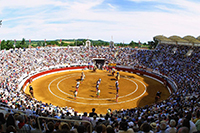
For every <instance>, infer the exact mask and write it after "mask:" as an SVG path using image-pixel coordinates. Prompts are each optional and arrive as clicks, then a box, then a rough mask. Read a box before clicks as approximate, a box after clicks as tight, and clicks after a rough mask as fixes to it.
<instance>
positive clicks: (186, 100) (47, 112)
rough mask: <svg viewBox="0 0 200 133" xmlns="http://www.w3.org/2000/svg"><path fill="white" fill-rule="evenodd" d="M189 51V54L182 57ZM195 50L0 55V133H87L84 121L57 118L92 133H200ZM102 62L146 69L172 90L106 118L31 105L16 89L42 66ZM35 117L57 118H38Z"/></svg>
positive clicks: (162, 47)
mask: <svg viewBox="0 0 200 133" xmlns="http://www.w3.org/2000/svg"><path fill="white" fill-rule="evenodd" d="M189 50H192V53H191V55H187V52H188V51H189ZM199 57H200V48H199V47H191V46H181V45H167V44H159V45H158V46H157V48H156V49H155V50H137V49H133V48H129V47H124V48H119V47H116V48H108V47H90V48H85V47H76V48H71V47H66V48H31V49H15V50H9V51H5V50H3V51H0V70H1V73H0V98H1V99H0V104H1V105H0V106H1V108H2V110H3V109H4V110H6V112H5V113H0V132H19V133H20V132H39V125H40V126H41V128H42V131H43V132H47V133H50V132H72V133H73V132H75V133H77V132H78V133H82V132H89V126H88V124H87V123H85V122H63V121H61V119H73V120H86V121H89V122H91V124H92V126H93V127H92V128H93V132H94V133H106V132H107V133H118V132H119V133H120V132H121V133H132V132H139V133H140V132H141V133H143V132H151V133H153V132H154V133H156V132H169V133H176V132H184V133H186V132H189V133H193V132H199V131H200V98H199V94H200V78H199V77H200V58H199ZM93 58H105V60H106V63H116V64H118V65H124V66H131V67H135V68H137V67H142V68H150V69H152V70H156V71H159V72H160V73H162V74H163V75H166V76H167V77H169V78H171V79H172V80H173V81H175V83H176V84H177V86H178V88H177V90H175V91H173V92H172V94H171V96H170V97H169V98H168V99H166V100H164V101H160V102H158V103H154V104H152V105H147V106H144V107H138V108H130V109H121V110H110V109H108V113H107V114H106V115H101V114H96V113H95V109H93V110H92V112H91V113H90V114H89V115H88V113H86V112H85V113H84V114H83V115H79V114H77V112H76V111H75V109H72V108H70V107H59V106H55V105H52V104H47V103H43V102H42V101H37V99H35V98H31V97H30V96H29V95H26V94H25V93H24V92H23V90H21V88H19V87H18V85H19V82H20V81H21V77H23V76H24V75H28V74H29V73H31V72H32V71H36V70H40V69H43V68H44V67H47V68H48V67H50V66H56V65H60V64H61V65H62V64H73V63H78V64H81V63H87V64H92V59H93ZM39 116H44V117H51V118H57V120H50V119H40V120H39V123H38V121H37V118H38V117H39Z"/></svg>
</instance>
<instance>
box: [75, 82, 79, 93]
mask: <svg viewBox="0 0 200 133" xmlns="http://www.w3.org/2000/svg"><path fill="white" fill-rule="evenodd" d="M79 85H80V82H77V83H76V91H78V89H79Z"/></svg>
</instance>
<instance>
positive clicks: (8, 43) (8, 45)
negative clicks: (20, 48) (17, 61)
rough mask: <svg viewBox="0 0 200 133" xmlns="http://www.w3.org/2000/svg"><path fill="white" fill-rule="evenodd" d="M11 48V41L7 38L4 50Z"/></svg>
mask: <svg viewBox="0 0 200 133" xmlns="http://www.w3.org/2000/svg"><path fill="white" fill-rule="evenodd" d="M11 48H13V42H11V41H10V40H7V42H6V50H8V49H11Z"/></svg>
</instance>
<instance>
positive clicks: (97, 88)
mask: <svg viewBox="0 0 200 133" xmlns="http://www.w3.org/2000/svg"><path fill="white" fill-rule="evenodd" d="M98 90H99V82H97V84H96V92H97V91H98Z"/></svg>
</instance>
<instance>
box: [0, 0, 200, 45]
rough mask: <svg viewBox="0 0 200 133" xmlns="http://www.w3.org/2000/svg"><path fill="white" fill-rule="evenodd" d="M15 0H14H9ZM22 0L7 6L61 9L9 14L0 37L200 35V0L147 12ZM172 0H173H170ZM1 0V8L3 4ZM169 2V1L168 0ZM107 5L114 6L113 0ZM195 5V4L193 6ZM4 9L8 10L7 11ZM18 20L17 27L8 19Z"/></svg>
mask: <svg viewBox="0 0 200 133" xmlns="http://www.w3.org/2000/svg"><path fill="white" fill-rule="evenodd" d="M8 1H9V2H13V1H12V0H8ZM23 1H24V0H19V3H18V4H17V5H15V4H13V3H12V4H10V5H9V4H7V5H4V6H3V8H4V9H7V8H8V7H12V8H15V9H20V8H21V7H23V6H26V8H30V7H31V8H38V7H41V6H44V5H49V6H52V5H56V6H57V7H58V8H59V9H60V10H56V11H55V12H49V10H50V9H46V8H44V10H43V11H41V12H36V13H35V14H31V15H30V14H29V12H27V13H28V14H25V15H23V16H15V17H12V16H7V17H6V18H5V20H6V21H5V22H3V26H2V28H0V37H1V40H2V39H21V38H26V39H29V38H31V39H45V38H46V39H57V38H58V39H59V38H87V37H88V36H89V37H90V38H91V39H103V40H107V41H109V40H111V36H113V38H114V41H115V42H122V41H123V40H124V41H125V42H127V43H129V42H130V41H131V40H134V41H138V40H140V41H148V40H152V38H153V36H155V35H158V34H161V35H165V36H171V35H174V34H176V35H180V36H185V35H188V34H190V35H193V36H195V37H197V36H199V31H200V28H199V23H200V12H199V9H198V8H197V7H198V6H199V7H200V4H199V3H194V2H188V1H186V0H182V2H179V1H178V0H173V1H174V4H175V5H177V6H180V7H182V8H184V9H185V10H181V8H179V9H171V8H169V7H166V6H163V5H162V6H157V8H161V9H164V10H169V11H170V12H172V13H170V12H169V13H167V12H155V11H152V12H145V11H135V12H133V11H126V12H125V11H119V10H104V9H98V10H97V9H96V8H95V7H96V6H98V5H101V4H102V2H103V1H102V0H96V1H93V0H89V1H79V2H77V1H76V2H73V1H71V2H69V1H68V2H62V1H54V0H48V1H47V0H41V1H39V0H38V1H37V0H36V1H37V2H39V3H36V2H35V1H32V0H30V1H29V5H27V4H28V3H27V2H26V1H24V2H25V3H23ZM169 1H171V2H172V0H169ZM2 2H3V3H6V2H7V1H6V2H4V1H0V8H1V7H2ZM164 2H166V1H164ZM107 6H110V7H111V9H112V8H115V7H112V6H113V5H112V4H111V3H107ZM191 6H192V7H194V8H192V7H191ZM3 13H4V12H3ZM14 21H17V22H18V23H17V24H16V25H14V26H13V27H9V26H8V25H7V23H8V22H9V23H12V22H14Z"/></svg>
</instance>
